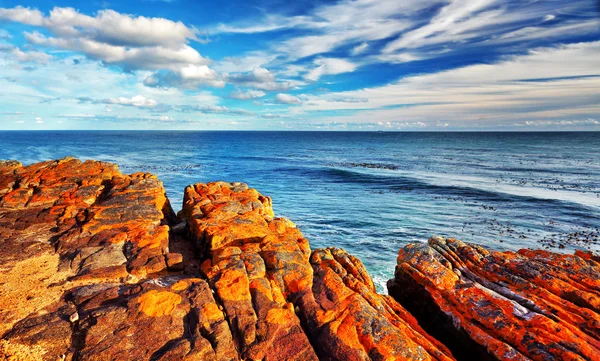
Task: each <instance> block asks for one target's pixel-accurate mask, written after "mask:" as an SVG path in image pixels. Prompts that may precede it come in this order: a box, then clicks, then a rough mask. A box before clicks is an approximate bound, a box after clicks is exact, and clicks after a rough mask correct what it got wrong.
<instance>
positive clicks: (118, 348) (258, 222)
mask: <svg viewBox="0 0 600 361" xmlns="http://www.w3.org/2000/svg"><path fill="white" fill-rule="evenodd" d="M182 215H183V217H184V218H185V219H186V221H184V222H182V220H177V219H176V218H175V217H174V215H173V212H172V211H171V208H170V205H169V202H168V200H167V198H166V197H165V191H164V189H163V187H162V184H161V183H160V182H159V181H158V180H157V179H156V178H155V177H154V176H152V175H150V174H141V173H139V174H133V175H129V176H128V175H123V174H121V173H120V172H119V170H118V169H117V167H116V166H114V165H112V164H108V163H102V162H93V161H86V162H83V163H82V162H80V161H78V160H75V159H63V160H60V161H51V162H44V163H38V164H34V165H31V166H26V167H23V166H22V165H21V164H19V163H16V162H3V163H0V246H1V247H2V252H0V260H1V261H2V267H3V271H4V272H3V273H2V275H0V282H1V284H0V286H1V287H2V294H1V295H0V303H1V306H2V308H1V309H2V313H1V314H0V315H1V318H0V325H1V326H2V329H0V332H1V333H2V340H0V358H9V359H11V360H241V359H248V360H250V359H251V360H303V361H304V360H317V359H327V360H368V359H377V360H381V359H402V360H427V359H440V360H449V359H451V355H450V353H449V351H448V350H447V349H446V348H445V347H444V346H442V345H441V344H439V343H438V342H437V341H435V340H434V339H433V338H431V337H430V336H428V335H427V334H426V333H425V332H424V331H423V330H422V329H421V328H420V327H419V325H418V324H417V322H416V321H415V320H414V318H413V317H412V316H410V314H408V312H406V310H404V309H403V308H402V306H400V305H399V304H398V303H397V302H396V301H394V300H393V299H391V298H390V297H388V296H382V295H378V294H377V293H376V292H375V287H374V285H373V282H372V280H371V279H370V277H369V275H368V274H367V272H366V270H365V269H364V267H363V265H362V264H361V263H360V261H359V260H358V259H356V258H354V257H352V256H350V255H348V254H346V253H345V252H344V251H342V250H334V249H327V250H318V251H316V252H315V253H313V254H312V257H311V250H310V246H309V243H308V241H307V240H306V239H305V238H304V237H303V236H302V234H301V233H300V231H299V230H298V229H297V228H296V227H295V225H294V224H293V223H292V222H291V221H289V220H287V219H284V218H274V215H273V210H272V207H271V199H270V198H268V197H264V196H262V195H260V194H259V193H258V192H257V191H256V190H254V189H250V188H248V187H247V186H246V185H245V184H241V183H224V182H217V183H209V184H196V185H194V186H190V187H188V188H186V191H185V202H184V209H183V212H182ZM186 233H187V235H186Z"/></svg>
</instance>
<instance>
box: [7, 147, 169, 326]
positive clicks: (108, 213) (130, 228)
mask: <svg viewBox="0 0 600 361" xmlns="http://www.w3.org/2000/svg"><path fill="white" fill-rule="evenodd" d="M169 217H173V214H172V210H171V208H170V205H169V202H168V200H167V198H166V196H165V190H164V188H163V186H162V183H161V182H160V181H159V180H158V179H157V178H156V177H155V176H153V175H150V174H141V173H138V174H133V175H131V176H127V175H123V174H121V172H119V170H118V168H117V166H115V165H113V164H110V163H104V162H96V161H86V162H81V161H79V160H77V159H73V158H65V159H61V160H58V161H48V162H42V163H36V164H32V165H29V166H22V165H21V164H20V163H18V162H0V250H1V251H0V270H1V272H0V286H1V287H2V288H1V290H0V291H1V292H0V334H3V333H4V332H6V331H7V330H9V329H10V328H11V326H12V325H13V324H14V323H15V322H17V321H18V320H21V319H23V318H24V317H25V316H27V315H29V314H32V313H35V312H38V311H40V310H42V309H44V308H46V307H48V306H50V305H52V304H54V303H56V302H59V300H60V299H61V298H62V296H63V295H64V294H65V293H66V292H67V291H68V290H69V289H71V288H73V287H76V286H78V285H81V284H85V283H94V282H105V281H112V282H115V281H118V280H119V279H124V278H127V277H129V276H131V275H135V276H137V277H141V278H143V277H144V276H145V275H146V274H151V273H157V272H162V271H166V268H167V267H168V265H167V261H166V259H167V258H169V254H168V246H169V228H168V226H167V218H169ZM171 258H173V257H171ZM171 258H169V259H171ZM171 263H172V264H173V265H175V260H172V261H171ZM60 302H63V301H60ZM60 302H59V304H60Z"/></svg>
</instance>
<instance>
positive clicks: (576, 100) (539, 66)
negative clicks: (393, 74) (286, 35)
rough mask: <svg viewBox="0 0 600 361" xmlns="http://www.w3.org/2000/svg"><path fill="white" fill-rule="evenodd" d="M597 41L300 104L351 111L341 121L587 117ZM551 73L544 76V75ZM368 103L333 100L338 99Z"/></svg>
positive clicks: (597, 78) (598, 81)
mask: <svg viewBox="0 0 600 361" xmlns="http://www.w3.org/2000/svg"><path fill="white" fill-rule="evenodd" d="M598 58H600V41H598V42H590V43H579V44H571V45H567V46H559V47H555V48H540V49H535V50H532V51H530V52H529V54H527V55H522V56H513V57H510V58H505V59H504V60H503V61H500V62H498V63H495V64H477V65H471V66H466V67H462V68H457V69H452V70H447V71H442V72H438V73H432V74H426V75H416V76H410V77H406V78H403V79H400V80H398V81H397V82H395V83H392V84H389V85H385V86H381V87H375V88H367V89H362V90H356V91H347V92H339V93H330V94H325V95H319V96H309V97H308V99H306V100H305V101H304V102H303V105H302V106H301V108H300V109H301V110H302V111H303V112H310V111H332V110H344V111H345V113H348V111H351V110H354V111H355V114H353V115H348V116H346V115H345V116H340V117H339V119H343V120H345V121H348V122H361V120H363V119H378V120H380V121H400V120H402V121H413V122H414V121H422V122H425V123H428V122H429V123H431V122H437V121H443V122H447V123H450V125H452V126H488V127H494V126H495V127H502V126H506V125H510V124H513V123H514V121H516V120H518V121H526V120H542V119H543V120H547V121H550V120H557V119H558V120H570V118H575V119H581V118H583V117H591V118H594V117H595V116H596V115H597V114H598V113H600V105H599V103H598V99H599V98H600V69H599V68H598V66H597V64H596V63H597V61H596V59H598ZM549 76H550V77H552V78H550V79H547V78H548V77H549ZM355 98H358V99H368V102H339V99H355Z"/></svg>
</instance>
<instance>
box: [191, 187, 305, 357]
mask: <svg viewBox="0 0 600 361" xmlns="http://www.w3.org/2000/svg"><path fill="white" fill-rule="evenodd" d="M271 207H272V205H271V199H270V198H268V197H264V196H262V195H260V194H259V193H258V192H257V191H256V190H254V189H249V188H248V187H247V186H246V185H245V184H242V183H225V182H217V183H209V184H196V185H194V186H189V187H187V188H186V189H185V197H184V208H183V209H184V214H185V216H186V218H187V220H188V225H189V229H190V233H191V237H192V239H194V240H195V242H196V244H197V248H198V249H200V250H201V252H202V254H203V255H204V256H205V257H206V258H207V260H206V261H205V262H204V263H203V264H202V270H203V272H204V273H205V274H206V276H207V278H208V280H209V283H210V284H211V285H212V286H213V288H214V289H215V291H216V295H217V296H218V298H219V300H220V301H221V302H222V303H223V309H224V311H225V314H226V316H227V319H228V321H229V324H230V325H231V327H232V333H233V335H234V339H235V341H236V344H237V347H238V348H239V350H240V351H241V355H242V357H243V358H249V359H256V360H258V359H264V360H316V359H317V357H316V354H315V353H314V351H313V348H312V346H311V344H310V342H309V340H308V338H307V336H306V335H305V333H304V332H303V330H302V327H301V325H300V320H299V319H298V317H297V316H296V314H295V313H294V312H293V309H294V307H293V304H292V303H291V302H290V301H288V298H292V295H295V294H297V293H298V292H300V291H302V290H303V288H306V287H308V286H309V285H310V279H311V269H310V265H309V264H308V257H309V252H310V249H309V248H308V247H306V246H299V245H300V244H304V243H307V242H306V240H305V239H303V238H302V234H301V233H300V232H299V231H297V230H296V229H295V228H289V229H288V226H289V225H293V224H292V223H291V222H287V221H283V220H273V210H272V208H271ZM271 224H274V225H273V226H271Z"/></svg>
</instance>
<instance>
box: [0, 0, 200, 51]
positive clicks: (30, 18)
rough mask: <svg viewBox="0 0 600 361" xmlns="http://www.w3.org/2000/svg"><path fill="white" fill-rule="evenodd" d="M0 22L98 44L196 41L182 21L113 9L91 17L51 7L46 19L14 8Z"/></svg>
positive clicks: (2, 13) (36, 12)
mask: <svg viewBox="0 0 600 361" xmlns="http://www.w3.org/2000/svg"><path fill="white" fill-rule="evenodd" d="M0 20H9V21H13V22H19V23H22V24H27V25H33V26H42V27H45V28H47V29H49V30H50V31H52V32H53V33H54V34H57V35H58V36H61V37H72V36H78V37H85V38H88V39H91V40H95V41H97V42H99V43H107V44H112V45H119V46H121V45H122V46H157V45H161V46H165V47H171V46H173V45H175V46H176V47H177V46H179V45H180V44H182V43H185V42H186V41H187V40H188V39H189V40H197V38H196V31H195V29H193V28H189V27H187V26H185V25H184V24H183V23H182V22H180V21H178V22H175V21H171V20H167V19H164V18H147V17H144V16H138V17H133V16H131V15H127V14H120V13H118V12H116V11H114V10H100V11H98V13H97V14H96V16H95V17H91V16H88V15H84V14H81V13H79V12H78V11H77V10H75V9H73V8H61V7H55V8H54V9H52V10H51V11H50V14H49V15H48V16H44V15H43V14H42V12H40V11H39V10H37V9H31V8H24V7H21V6H17V7H15V8H12V9H5V8H0Z"/></svg>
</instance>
